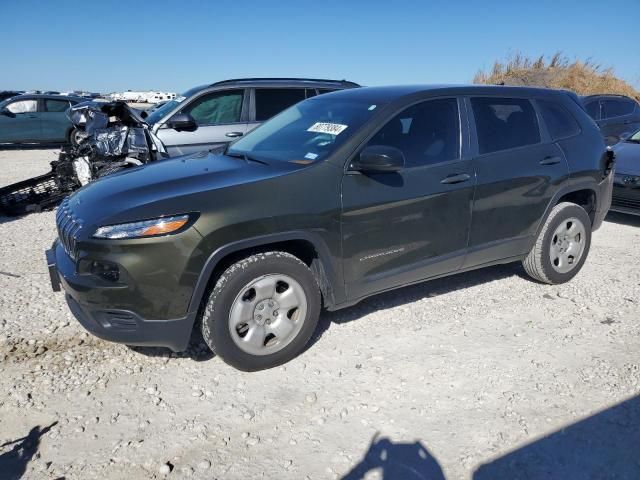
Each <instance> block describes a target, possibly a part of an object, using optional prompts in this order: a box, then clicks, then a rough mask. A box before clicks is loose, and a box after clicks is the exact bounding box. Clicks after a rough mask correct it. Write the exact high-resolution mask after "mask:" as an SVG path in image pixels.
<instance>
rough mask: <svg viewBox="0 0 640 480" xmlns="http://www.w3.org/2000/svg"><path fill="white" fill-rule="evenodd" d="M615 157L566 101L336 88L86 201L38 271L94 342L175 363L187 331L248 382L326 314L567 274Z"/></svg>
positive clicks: (464, 90) (101, 189)
mask: <svg viewBox="0 0 640 480" xmlns="http://www.w3.org/2000/svg"><path fill="white" fill-rule="evenodd" d="M613 162H614V159H613V155H612V153H611V151H610V150H607V149H606V147H605V144H604V141H603V138H602V136H601V135H600V132H599V130H598V128H597V126H596V125H595V124H594V122H593V121H592V120H591V119H590V118H589V117H588V116H587V114H586V112H585V111H584V109H583V108H582V106H581V105H580V104H579V99H578V98H577V97H576V96H575V95H571V94H569V93H567V92H562V91H555V90H545V89H534V88H521V87H488V86H469V87H453V86H451V87H449V86H432V87H431V86H405V87H375V88H357V89H348V90H342V91H340V92H334V93H329V94H326V95H319V96H315V97H313V98H311V99H308V100H305V101H303V102H301V103H299V104H297V105H295V106H293V107H291V108H289V109H287V110H285V111H284V112H282V113H280V114H279V115H277V116H276V117H274V118H273V119H271V120H269V121H267V122H266V123H264V124H263V125H262V126H260V127H259V128H257V129H256V130H254V131H252V132H251V133H250V134H248V135H247V136H246V137H244V138H242V139H240V140H238V141H237V142H236V143H234V144H232V145H231V146H229V147H228V148H227V149H226V150H225V151H221V152H217V153H214V152H202V153H197V154H193V155H188V156H184V157H179V158H175V159H169V160H167V161H162V162H153V163H149V164H148V165H146V166H144V167H142V168H139V169H134V170H131V171H127V172H122V173H118V174H115V175H111V176H108V177H105V178H103V179H100V180H99V181H97V182H94V183H92V184H90V185H88V186H87V187H85V188H83V189H81V190H79V191H78V192H76V193H74V194H73V195H72V196H70V197H68V198H67V199H66V200H65V201H64V202H63V203H62V204H61V206H60V208H59V209H58V212H57V215H56V222H57V228H58V236H59V238H58V240H56V241H55V242H54V244H53V246H52V248H51V249H50V250H48V251H47V252H46V258H47V262H48V267H49V273H50V277H51V282H52V287H53V290H56V291H57V290H60V289H61V288H62V289H64V291H65V292H66V293H65V296H66V299H67V302H68V305H69V307H70V309H71V311H72V312H73V314H74V315H75V316H76V318H77V319H78V320H79V321H80V323H81V324H82V325H83V326H84V327H85V328H86V329H87V330H89V331H90V332H92V333H93V334H95V335H96V336H98V337H100V338H103V339H106V340H111V341H115V342H122V343H126V344H132V345H156V346H165V347H169V348H171V349H172V350H174V351H179V350H183V349H185V348H186V347H187V346H188V343H189V338H190V335H191V333H192V329H193V328H194V326H195V327H196V328H200V329H201V331H202V334H203V337H204V339H205V341H206V342H207V344H208V345H209V347H210V348H211V349H212V350H213V351H214V352H215V353H216V354H217V355H218V356H219V357H220V358H222V359H223V360H224V361H225V362H227V363H229V364H230V365H232V366H234V367H236V368H238V369H241V370H246V371H252V370H259V369H264V368H270V367H273V366H276V365H279V364H282V363H284V362H286V361H288V360H290V359H292V358H293V357H295V356H296V355H297V354H298V353H300V352H301V351H302V350H303V348H304V347H305V345H306V344H307V342H308V341H309V339H310V337H311V335H312V333H313V332H314V329H315V327H316V324H317V322H318V317H319V314H320V310H321V308H322V307H325V308H327V309H329V310H335V309H339V308H343V307H347V306H350V305H353V304H355V303H357V302H359V301H360V300H362V299H364V298H366V297H368V296H370V295H373V294H376V293H379V292H383V291H386V290H390V289H393V288H398V287H402V286H405V285H410V284H413V283H417V282H422V281H424V280H427V279H431V278H436V277H442V276H446V275H450V274H454V273H458V272H463V271H468V270H472V269H476V268H480V267H484V266H488V265H494V264H501V263H508V262H515V261H520V262H522V264H523V265H524V269H525V271H526V272H527V273H528V274H529V275H530V276H531V277H532V278H534V279H535V280H537V281H540V282H544V283H549V284H557V283H563V282H567V281H569V280H571V279H572V278H573V277H574V276H575V275H576V274H577V273H578V272H579V271H580V269H581V268H582V266H583V264H584V262H585V260H586V258H587V255H588V253H589V248H590V245H591V232H592V231H594V230H596V229H598V228H599V227H600V225H601V223H602V221H603V218H604V216H605V215H606V213H607V210H608V209H609V206H610V203H611V190H612V183H613V175H612V173H611V172H612V168H613Z"/></svg>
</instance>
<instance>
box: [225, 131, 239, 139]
mask: <svg viewBox="0 0 640 480" xmlns="http://www.w3.org/2000/svg"><path fill="white" fill-rule="evenodd" d="M225 135H226V136H227V137H231V138H235V137H241V136H242V132H228V133H226V134H225Z"/></svg>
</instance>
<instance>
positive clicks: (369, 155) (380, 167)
mask: <svg viewBox="0 0 640 480" xmlns="http://www.w3.org/2000/svg"><path fill="white" fill-rule="evenodd" d="M403 168H404V154H403V153H402V150H400V149H398V148H395V147H388V146H386V145H371V146H370V147H366V148H365V149H364V150H362V152H360V155H359V156H358V158H356V159H354V160H353V161H352V162H351V165H350V166H349V169H350V170H355V171H357V172H365V173H389V172H397V171H399V170H402V169H403Z"/></svg>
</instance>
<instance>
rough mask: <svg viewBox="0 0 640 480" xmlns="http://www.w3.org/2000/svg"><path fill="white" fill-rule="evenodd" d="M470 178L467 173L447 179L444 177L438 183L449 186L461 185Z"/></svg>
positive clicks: (450, 176)
mask: <svg viewBox="0 0 640 480" xmlns="http://www.w3.org/2000/svg"><path fill="white" fill-rule="evenodd" d="M470 178H471V175H469V174H467V173H456V174H453V175H449V176H448V177H444V178H443V179H442V180H440V183H445V184H451V183H462V182H466V181H467V180H469V179H470Z"/></svg>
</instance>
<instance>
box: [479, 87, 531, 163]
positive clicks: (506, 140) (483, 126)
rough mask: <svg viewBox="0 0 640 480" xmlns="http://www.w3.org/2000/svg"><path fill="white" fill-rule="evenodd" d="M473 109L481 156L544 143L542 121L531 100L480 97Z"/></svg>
mask: <svg viewBox="0 0 640 480" xmlns="http://www.w3.org/2000/svg"><path fill="white" fill-rule="evenodd" d="M471 107H472V109H473V116H474V118H475V122H476V132H477V135H478V149H479V153H480V154H481V155H483V154H485V153H491V152H497V151H500V150H509V149H511V148H517V147H523V146H526V145H534V144H536V143H540V130H539V128H538V119H537V117H536V112H535V110H534V108H533V105H532V104H531V102H530V101H529V100H527V99H522V98H505V97H477V98H472V99H471Z"/></svg>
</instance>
